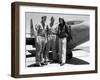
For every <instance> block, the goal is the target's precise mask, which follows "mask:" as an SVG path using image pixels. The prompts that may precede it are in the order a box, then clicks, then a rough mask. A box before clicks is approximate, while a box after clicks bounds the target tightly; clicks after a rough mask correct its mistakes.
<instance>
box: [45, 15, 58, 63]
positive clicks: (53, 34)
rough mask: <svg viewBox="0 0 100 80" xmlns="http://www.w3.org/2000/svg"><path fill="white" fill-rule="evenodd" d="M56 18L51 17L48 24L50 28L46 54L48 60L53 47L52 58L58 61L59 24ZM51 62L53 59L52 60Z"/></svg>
mask: <svg viewBox="0 0 100 80" xmlns="http://www.w3.org/2000/svg"><path fill="white" fill-rule="evenodd" d="M54 22H55V19H54V17H53V16H52V17H51V18H50V24H48V28H47V44H46V51H45V55H46V58H47V59H46V60H48V53H49V51H50V49H51V51H52V59H53V61H56V59H57V54H56V33H57V31H56V28H57V26H56V25H55V24H54ZM50 62H51V61H50Z"/></svg>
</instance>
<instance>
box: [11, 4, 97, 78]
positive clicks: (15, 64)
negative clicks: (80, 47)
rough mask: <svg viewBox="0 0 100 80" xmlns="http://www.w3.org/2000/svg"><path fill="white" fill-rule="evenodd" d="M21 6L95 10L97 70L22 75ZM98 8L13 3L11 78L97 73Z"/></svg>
mask: <svg viewBox="0 0 100 80" xmlns="http://www.w3.org/2000/svg"><path fill="white" fill-rule="evenodd" d="M20 6H39V7H55V8H72V9H88V10H95V70H89V71H74V72H58V73H43V74H27V75H26V74H25V75H24V74H23V75H20V74H19V72H20V67H19V66H20V64H19V61H20V60H19V57H20V56H19V54H20V53H19V45H20V44H19V42H20V41H19V40H20V39H19V35H20V30H19V29H20V28H19V24H20V20H19V16H20V14H19V13H20V12H19V11H20V10H19V9H20ZM97 13H98V10H97V7H96V6H81V5H63V4H46V3H45V4H44V3H31V2H13V3H12V4H11V76H12V77H15V78H23V77H24V78H25V77H41V76H58V75H72V74H86V73H97V71H98V69H97V66H98V65H97V63H98V61H97V60H98V58H97V49H98V47H97V44H98V43H97V42H98V41H97V39H98V37H97V36H98V35H97V30H98V28H97V24H98V21H97Z"/></svg>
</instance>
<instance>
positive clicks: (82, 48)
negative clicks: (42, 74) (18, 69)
mask: <svg viewBox="0 0 100 80" xmlns="http://www.w3.org/2000/svg"><path fill="white" fill-rule="evenodd" d="M25 20H26V21H25V25H26V27H25V28H26V29H25V30H26V33H25V36H26V46H25V47H26V62H25V63H26V67H57V66H66V67H68V66H71V65H74V66H75V65H89V63H90V39H89V34H90V32H89V30H90V16H89V15H84V14H49V13H32V12H26V13H25Z"/></svg>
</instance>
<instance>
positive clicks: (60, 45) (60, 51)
mask: <svg viewBox="0 0 100 80" xmlns="http://www.w3.org/2000/svg"><path fill="white" fill-rule="evenodd" d="M58 56H59V62H62V59H61V58H62V39H59V50H58Z"/></svg>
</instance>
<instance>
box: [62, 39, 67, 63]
mask: <svg viewBox="0 0 100 80" xmlns="http://www.w3.org/2000/svg"><path fill="white" fill-rule="evenodd" d="M66 44H67V41H66V38H64V39H63V40H62V63H65V62H66V48H67V46H66Z"/></svg>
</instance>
